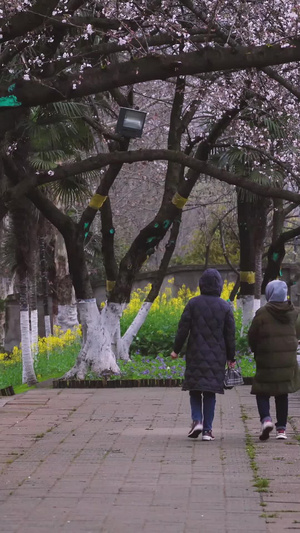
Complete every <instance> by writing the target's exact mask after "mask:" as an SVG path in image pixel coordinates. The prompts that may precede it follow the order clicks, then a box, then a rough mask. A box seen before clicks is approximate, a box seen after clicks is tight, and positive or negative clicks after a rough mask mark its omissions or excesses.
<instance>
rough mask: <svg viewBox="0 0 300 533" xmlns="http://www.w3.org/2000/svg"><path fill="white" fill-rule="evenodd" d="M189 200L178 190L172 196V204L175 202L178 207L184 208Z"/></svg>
mask: <svg viewBox="0 0 300 533" xmlns="http://www.w3.org/2000/svg"><path fill="white" fill-rule="evenodd" d="M187 201H188V199H187V198H183V196H180V194H178V192H175V194H174V196H173V198H172V204H174V205H175V206H176V207H177V208H178V209H183V208H184V206H185V204H186V202H187Z"/></svg>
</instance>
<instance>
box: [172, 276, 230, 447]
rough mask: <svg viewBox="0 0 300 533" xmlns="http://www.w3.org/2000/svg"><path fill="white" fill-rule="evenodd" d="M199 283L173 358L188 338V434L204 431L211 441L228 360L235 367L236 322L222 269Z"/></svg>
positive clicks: (182, 322) (194, 435)
mask: <svg viewBox="0 0 300 533" xmlns="http://www.w3.org/2000/svg"><path fill="white" fill-rule="evenodd" d="M199 286H200V291H201V295H200V296H196V297H195V298H192V299H191V300H190V301H189V302H188V304H187V305H186V307H185V309H184V311H183V313H182V316H181V319H180V321H179V324H178V330H177V334H176V337H175V342H174V347H173V352H172V353H171V357H172V358H173V359H176V358H177V357H178V354H179V353H180V351H181V350H182V348H183V345H184V343H185V341H186V339H188V341H187V350H186V368H185V376H184V382H183V386H182V389H183V390H188V391H189V394H190V404H191V415H192V427H191V429H190V431H189V433H188V437H190V438H197V437H198V436H199V435H200V434H201V433H202V440H204V441H211V440H214V436H213V433H212V424H213V419H214V414H215V404H216V393H219V394H224V375H225V367H226V363H227V364H228V366H229V367H234V366H235V321H234V316H233V311H232V307H231V305H230V303H228V302H225V300H223V299H222V298H220V295H221V292H222V288H223V280H222V277H221V275H220V273H219V272H218V270H216V269H214V268H208V269H207V270H205V272H204V273H203V275H202V276H201V278H200V281H199Z"/></svg>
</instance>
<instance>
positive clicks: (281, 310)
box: [266, 301, 295, 324]
mask: <svg viewBox="0 0 300 533" xmlns="http://www.w3.org/2000/svg"><path fill="white" fill-rule="evenodd" d="M266 309H267V311H268V312H269V313H270V315H272V317H274V318H275V319H276V320H277V321H278V322H281V323H282V324H289V323H293V322H294V321H295V308H294V306H293V304H292V303H291V302H290V301H288V302H268V303H267V304H266Z"/></svg>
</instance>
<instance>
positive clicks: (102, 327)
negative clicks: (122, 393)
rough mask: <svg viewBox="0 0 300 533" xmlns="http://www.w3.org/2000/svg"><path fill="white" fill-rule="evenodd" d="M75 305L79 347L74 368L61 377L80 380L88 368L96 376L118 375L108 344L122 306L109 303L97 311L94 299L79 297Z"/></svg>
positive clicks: (110, 343) (115, 329)
mask: <svg viewBox="0 0 300 533" xmlns="http://www.w3.org/2000/svg"><path fill="white" fill-rule="evenodd" d="M77 305H78V312H79V318H80V323H81V325H82V347H81V350H80V353H79V355H78V358H77V361H76V363H75V365H74V367H73V368H71V370H69V372H67V373H66V374H65V376H64V377H65V378H66V379H69V378H78V379H84V377H85V375H86V373H87V372H88V371H89V370H91V371H92V372H95V374H97V375H98V376H101V375H109V374H119V373H120V369H119V366H118V364H117V361H116V357H115V354H114V352H113V350H112V344H113V342H114V339H115V335H116V331H117V329H118V328H119V324H120V318H121V315H122V312H123V306H122V305H121V304H116V303H109V304H106V305H105V307H104V308H103V309H102V311H101V313H100V312H99V310H98V307H97V304H96V300H95V299H92V300H79V301H78V303H77Z"/></svg>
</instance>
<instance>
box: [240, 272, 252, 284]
mask: <svg viewBox="0 0 300 533" xmlns="http://www.w3.org/2000/svg"><path fill="white" fill-rule="evenodd" d="M240 280H241V281H243V282H246V283H249V284H253V283H255V272H246V271H245V272H240Z"/></svg>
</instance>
